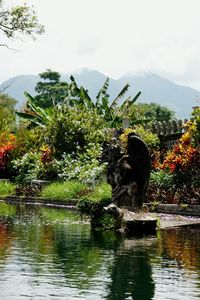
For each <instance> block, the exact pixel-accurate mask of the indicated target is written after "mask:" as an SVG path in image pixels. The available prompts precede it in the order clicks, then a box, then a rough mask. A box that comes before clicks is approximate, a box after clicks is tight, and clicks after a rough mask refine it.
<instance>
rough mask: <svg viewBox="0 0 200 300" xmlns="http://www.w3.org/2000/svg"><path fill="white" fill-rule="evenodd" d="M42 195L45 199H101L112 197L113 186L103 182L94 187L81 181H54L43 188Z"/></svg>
mask: <svg viewBox="0 0 200 300" xmlns="http://www.w3.org/2000/svg"><path fill="white" fill-rule="evenodd" d="M40 196H41V197H43V198H45V199H59V200H66V199H70V200H71V199H80V198H84V199H88V200H91V201H92V200H93V201H98V200H99V201H100V200H102V199H108V198H111V187H110V185H109V184H107V183H105V182H103V183H101V184H99V185H97V186H96V187H94V188H91V187H88V186H87V185H86V184H85V183H81V182H80V181H65V182H54V183H51V184H49V185H47V186H45V187H44V188H43V190H42V191H41V193H40Z"/></svg>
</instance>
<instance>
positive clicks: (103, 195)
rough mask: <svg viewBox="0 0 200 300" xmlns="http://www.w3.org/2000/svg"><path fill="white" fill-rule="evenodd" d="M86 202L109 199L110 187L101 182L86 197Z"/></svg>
mask: <svg viewBox="0 0 200 300" xmlns="http://www.w3.org/2000/svg"><path fill="white" fill-rule="evenodd" d="M86 198H87V199H88V200H94V201H99V200H106V199H110V198H111V186H110V185H109V184H108V183H106V182H102V183H100V184H99V185H97V186H96V187H95V189H94V191H92V192H91V193H90V194H88V195H87V196H86Z"/></svg>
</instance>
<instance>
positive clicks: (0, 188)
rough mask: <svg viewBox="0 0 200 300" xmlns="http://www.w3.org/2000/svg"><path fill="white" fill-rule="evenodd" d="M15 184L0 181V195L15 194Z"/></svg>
mask: <svg viewBox="0 0 200 300" xmlns="http://www.w3.org/2000/svg"><path fill="white" fill-rule="evenodd" d="M15 188H16V186H15V184H13V183H11V182H9V181H0V197H6V196H10V195H14V194H15Z"/></svg>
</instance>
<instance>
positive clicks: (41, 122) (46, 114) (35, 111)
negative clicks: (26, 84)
mask: <svg viewBox="0 0 200 300" xmlns="http://www.w3.org/2000/svg"><path fill="white" fill-rule="evenodd" d="M24 95H25V97H26V99H27V104H26V105H27V108H26V109H25V110H24V111H23V112H18V111H17V112H16V115H17V116H19V117H20V118H23V119H25V120H28V121H30V122H31V125H32V126H37V125H38V126H41V127H46V125H47V123H48V122H51V120H52V112H53V108H51V107H50V108H42V107H40V102H39V101H38V100H37V99H35V98H34V97H32V96H31V95H30V94H29V93H27V92H24Z"/></svg>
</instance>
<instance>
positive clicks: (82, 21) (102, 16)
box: [0, 0, 200, 90]
mask: <svg viewBox="0 0 200 300" xmlns="http://www.w3.org/2000/svg"><path fill="white" fill-rule="evenodd" d="M4 2H5V3H9V4H13V5H16V4H17V3H24V2H25V1H24V0H23V1H20V0H19V1H18V0H15V1H14V0H4ZM26 2H27V3H28V4H29V5H31V4H33V5H34V7H35V9H36V11H37V13H38V17H39V20H40V23H42V24H43V25H44V26H45V33H44V34H43V35H41V36H38V38H37V40H36V41H32V40H25V41H23V42H18V43H11V42H10V43H9V46H10V47H14V48H17V49H18V50H19V51H18V52H13V51H11V50H8V49H7V48H3V47H1V48H0V82H2V81H4V80H7V79H8V78H10V77H12V76H15V75H19V74H38V73H39V72H43V71H44V70H46V69H47V68H52V69H54V70H56V71H59V72H61V73H65V74H66V73H70V72H74V71H75V70H80V69H81V68H90V69H96V70H99V71H101V72H103V73H104V74H105V75H108V76H110V77H114V78H118V77H120V76H122V75H123V74H125V73H137V72H153V73H156V74H158V75H161V76H163V77H165V78H168V79H170V80H173V81H176V82H178V83H181V84H184V85H187V86H191V87H194V88H197V89H199V90H200V17H199V15H200V0H123V1H122V0H57V1H54V0H52V1H50V0H29V1H26ZM0 38H2V37H1V35H0Z"/></svg>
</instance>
